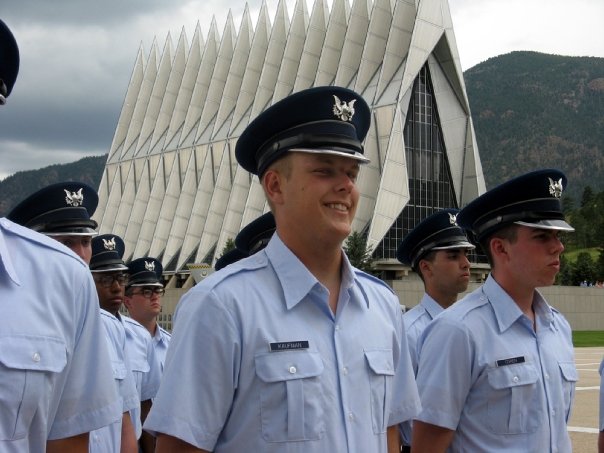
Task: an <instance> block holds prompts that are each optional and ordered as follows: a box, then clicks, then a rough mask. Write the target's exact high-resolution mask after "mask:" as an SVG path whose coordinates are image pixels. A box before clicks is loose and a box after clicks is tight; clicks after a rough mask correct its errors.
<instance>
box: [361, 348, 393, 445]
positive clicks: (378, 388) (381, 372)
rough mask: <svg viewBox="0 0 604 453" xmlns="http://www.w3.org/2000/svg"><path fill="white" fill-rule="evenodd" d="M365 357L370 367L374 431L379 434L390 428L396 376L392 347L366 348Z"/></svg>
mask: <svg viewBox="0 0 604 453" xmlns="http://www.w3.org/2000/svg"><path fill="white" fill-rule="evenodd" d="M365 359H366V360H367V365H368V367H369V391H370V399H371V421H372V425H373V432H374V433H376V434H379V433H383V432H385V431H386V429H387V428H388V414H389V413H390V400H391V399H392V385H393V384H392V382H393V376H394V359H393V357H392V349H373V350H365Z"/></svg>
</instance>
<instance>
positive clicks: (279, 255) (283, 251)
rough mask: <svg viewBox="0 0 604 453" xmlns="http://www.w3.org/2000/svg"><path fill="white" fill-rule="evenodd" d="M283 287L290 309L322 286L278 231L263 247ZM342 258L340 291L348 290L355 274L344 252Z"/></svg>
mask: <svg viewBox="0 0 604 453" xmlns="http://www.w3.org/2000/svg"><path fill="white" fill-rule="evenodd" d="M264 253H266V255H267V257H268V260H269V261H270V263H271V265H272V267H273V269H274V271H275V274H276V275H277V278H278V279H279V282H280V283H281V288H282V289H283V295H284V297H285V305H286V307H287V309H288V310H289V309H291V308H293V307H294V306H296V305H297V304H298V303H299V302H300V301H302V300H303V299H304V298H305V297H306V296H307V295H308V294H309V293H310V292H311V291H312V290H313V289H314V288H317V287H319V286H322V285H321V283H320V282H319V281H318V280H317V278H316V277H315V276H314V275H313V274H311V273H310V271H309V270H308V269H307V268H306V266H304V264H303V263H302V262H301V261H300V260H299V259H298V257H297V256H296V255H294V253H293V252H292V251H291V250H290V249H289V248H288V247H287V246H286V245H285V244H284V243H283V241H282V240H281V238H280V237H279V234H278V233H275V234H273V237H272V238H271V240H270V241H269V243H268V245H267V246H266V248H265V249H264ZM342 255H343V260H342V283H341V291H342V290H345V291H350V289H351V288H352V287H353V286H354V280H355V274H354V269H353V267H352V266H351V265H350V262H349V261H348V258H347V257H346V254H344V253H343V254H342Z"/></svg>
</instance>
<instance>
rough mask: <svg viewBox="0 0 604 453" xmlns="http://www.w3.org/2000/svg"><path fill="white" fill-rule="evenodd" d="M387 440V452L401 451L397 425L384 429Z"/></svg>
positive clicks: (397, 452) (396, 452)
mask: <svg viewBox="0 0 604 453" xmlns="http://www.w3.org/2000/svg"><path fill="white" fill-rule="evenodd" d="M386 437H387V440H388V453H399V452H400V451H401V436H400V434H399V432H398V425H393V426H389V427H388V430H387V431H386Z"/></svg>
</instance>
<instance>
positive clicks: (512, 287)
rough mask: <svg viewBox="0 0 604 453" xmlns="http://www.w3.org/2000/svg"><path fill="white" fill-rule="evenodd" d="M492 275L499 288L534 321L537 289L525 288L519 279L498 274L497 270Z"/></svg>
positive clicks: (501, 273) (502, 273)
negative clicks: (534, 301) (534, 302)
mask: <svg viewBox="0 0 604 453" xmlns="http://www.w3.org/2000/svg"><path fill="white" fill-rule="evenodd" d="M491 275H492V277H493V278H494V279H495V281H496V282H497V283H498V284H499V286H501V287H502V288H503V289H504V290H505V292H506V293H508V295H509V296H510V297H511V298H512V299H513V300H514V302H516V305H518V308H520V310H521V311H522V313H524V314H525V315H526V316H528V317H529V318H531V319H534V313H533V298H534V296H535V288H534V287H532V286H530V287H529V286H524V285H522V284H520V282H519V281H518V280H517V279H513V278H511V276H509V275H508V274H506V273H504V272H498V271H497V270H496V269H493V270H492V271H491Z"/></svg>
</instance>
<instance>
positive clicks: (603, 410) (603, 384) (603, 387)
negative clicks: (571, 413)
mask: <svg viewBox="0 0 604 453" xmlns="http://www.w3.org/2000/svg"><path fill="white" fill-rule="evenodd" d="M599 372H600V431H604V360H602V362H601V363H600V369H599Z"/></svg>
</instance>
